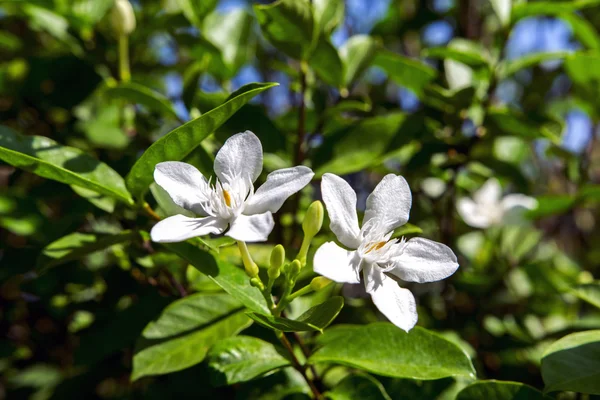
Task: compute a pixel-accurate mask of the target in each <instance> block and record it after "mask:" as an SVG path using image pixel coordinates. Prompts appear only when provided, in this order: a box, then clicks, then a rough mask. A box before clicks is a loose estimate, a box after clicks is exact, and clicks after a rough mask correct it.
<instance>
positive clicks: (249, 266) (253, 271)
mask: <svg viewBox="0 0 600 400" xmlns="http://www.w3.org/2000/svg"><path fill="white" fill-rule="evenodd" d="M244 269H245V270H246V274H247V275H248V276H249V277H250V278H255V277H257V276H258V265H256V263H254V262H248V263H244Z"/></svg>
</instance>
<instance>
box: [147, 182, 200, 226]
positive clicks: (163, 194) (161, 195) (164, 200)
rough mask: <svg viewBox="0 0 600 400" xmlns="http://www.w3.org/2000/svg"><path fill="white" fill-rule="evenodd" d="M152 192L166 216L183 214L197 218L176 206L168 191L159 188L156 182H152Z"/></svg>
mask: <svg viewBox="0 0 600 400" xmlns="http://www.w3.org/2000/svg"><path fill="white" fill-rule="evenodd" d="M150 192H151V193H152V196H154V200H156V202H157V203H158V205H159V206H160V208H161V209H162V211H163V212H164V213H165V215H166V216H171V215H177V214H182V215H185V216H186V217H190V218H193V217H195V214H194V213H193V212H191V211H188V210H186V209H185V208H183V207H179V206H178V205H177V204H175V202H174V201H173V199H172V198H171V196H169V193H167V191H166V190H165V189H163V188H162V187H160V186H158V185H157V184H156V182H152V184H151V185H150Z"/></svg>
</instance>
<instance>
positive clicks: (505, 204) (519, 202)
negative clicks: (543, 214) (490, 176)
mask: <svg viewBox="0 0 600 400" xmlns="http://www.w3.org/2000/svg"><path fill="white" fill-rule="evenodd" d="M537 205H538V202H537V200H536V199H534V198H533V197H529V196H525V195H524V194H509V195H506V196H505V197H504V198H503V199H502V208H504V210H505V211H508V210H510V209H512V208H516V207H519V208H526V209H528V210H533V209H534V208H536V207H537Z"/></svg>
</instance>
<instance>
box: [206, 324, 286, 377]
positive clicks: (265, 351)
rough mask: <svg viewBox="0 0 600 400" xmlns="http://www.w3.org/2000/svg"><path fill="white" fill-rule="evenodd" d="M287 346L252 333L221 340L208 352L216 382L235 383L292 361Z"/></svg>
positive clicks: (212, 375)
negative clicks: (286, 349)
mask: <svg viewBox="0 0 600 400" xmlns="http://www.w3.org/2000/svg"><path fill="white" fill-rule="evenodd" d="M288 357H289V356H288V355H287V354H286V353H285V350H284V349H279V348H278V347H275V346H273V345H272V344H271V343H267V342H265V341H263V340H260V339H257V338H254V337H250V336H236V337H232V338H228V339H225V340H222V341H220V342H219V343H217V344H216V345H214V346H213V347H212V348H211V349H210V351H209V352H208V355H207V360H208V367H209V368H210V369H211V371H210V373H211V380H212V381H213V382H214V384H215V385H225V384H226V385H233V384H235V383H239V382H246V381H249V380H252V379H254V378H258V377H260V376H261V375H264V374H266V373H268V372H271V371H274V370H277V369H279V368H282V367H287V366H289V365H291V363H290V361H289V359H288Z"/></svg>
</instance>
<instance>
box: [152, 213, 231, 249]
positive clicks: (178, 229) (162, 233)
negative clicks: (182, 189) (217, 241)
mask: <svg viewBox="0 0 600 400" xmlns="http://www.w3.org/2000/svg"><path fill="white" fill-rule="evenodd" d="M226 227H227V222H226V221H224V220H222V219H220V218H216V217H204V218H189V217H186V216H185V215H174V216H172V217H169V218H165V219H163V220H162V221H159V222H158V223H157V224H156V225H154V226H153V227H152V230H151V231H150V237H151V238H152V240H153V241H155V242H162V243H173V242H182V241H184V240H187V239H190V238H193V237H196V236H204V235H208V234H210V233H212V234H219V233H221V232H223V231H224V230H225V228H226Z"/></svg>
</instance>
